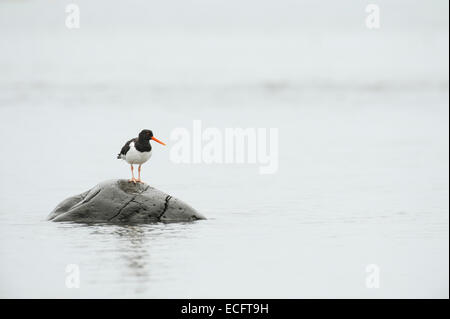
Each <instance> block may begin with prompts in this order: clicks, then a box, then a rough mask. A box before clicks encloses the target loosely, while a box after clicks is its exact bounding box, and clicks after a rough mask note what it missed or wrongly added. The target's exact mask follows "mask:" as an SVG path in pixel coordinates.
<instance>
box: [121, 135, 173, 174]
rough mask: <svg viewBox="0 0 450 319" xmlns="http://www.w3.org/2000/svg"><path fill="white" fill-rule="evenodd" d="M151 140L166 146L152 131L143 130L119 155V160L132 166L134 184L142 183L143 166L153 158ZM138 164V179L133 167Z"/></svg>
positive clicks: (127, 143)
mask: <svg viewBox="0 0 450 319" xmlns="http://www.w3.org/2000/svg"><path fill="white" fill-rule="evenodd" d="M150 140H154V141H155V142H158V143H159V144H162V145H166V144H164V143H163V142H161V141H160V140H158V139H157V138H156V137H154V136H153V132H152V131H150V130H142V131H141V132H140V133H139V136H138V137H135V138H132V139H131V140H129V141H128V142H126V143H125V145H124V146H123V147H122V149H121V150H120V153H119V154H118V155H117V158H118V159H123V160H125V161H126V162H127V163H128V164H130V165H131V179H130V180H129V181H130V182H133V183H142V180H141V166H142V164H144V163H145V162H147V161H148V160H149V159H150V157H152V146H151V145H150ZM134 164H137V165H139V167H138V174H139V175H138V178H137V179H136V178H135V177H134V167H133V165H134Z"/></svg>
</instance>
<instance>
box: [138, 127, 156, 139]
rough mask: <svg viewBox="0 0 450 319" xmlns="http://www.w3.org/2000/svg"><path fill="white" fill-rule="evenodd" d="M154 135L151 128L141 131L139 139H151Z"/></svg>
mask: <svg viewBox="0 0 450 319" xmlns="http://www.w3.org/2000/svg"><path fill="white" fill-rule="evenodd" d="M152 137H153V132H152V131H150V130H142V131H141V133H139V139H140V140H144V141H150V140H151V139H152Z"/></svg>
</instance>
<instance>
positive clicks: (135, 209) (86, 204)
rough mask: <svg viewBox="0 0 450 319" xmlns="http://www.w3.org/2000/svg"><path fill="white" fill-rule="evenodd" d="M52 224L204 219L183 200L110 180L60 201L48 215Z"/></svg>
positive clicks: (145, 187) (148, 188) (127, 183)
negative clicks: (64, 222) (65, 222)
mask: <svg viewBox="0 0 450 319" xmlns="http://www.w3.org/2000/svg"><path fill="white" fill-rule="evenodd" d="M48 219H49V220H52V221H55V222H62V221H71V222H82V223H154V222H160V221H161V222H186V221H193V220H198V219H206V218H205V217H204V216H203V215H201V214H200V213H198V212H197V211H196V210H195V209H194V208H192V207H190V206H189V205H187V204H186V203H184V202H183V201H181V200H179V199H176V198H174V197H172V196H170V195H167V194H165V193H163V192H161V191H160V190H157V189H156V188H153V187H150V186H149V185H147V184H134V183H130V182H128V181H127V180H110V181H105V182H102V183H100V184H98V185H96V186H95V187H94V188H92V189H90V190H88V191H87V192H84V193H82V194H79V195H76V196H72V197H70V198H67V199H66V200H64V201H63V202H61V203H60V204H59V205H58V206H56V208H55V209H54V210H53V211H52V212H51V213H50V215H49V216H48Z"/></svg>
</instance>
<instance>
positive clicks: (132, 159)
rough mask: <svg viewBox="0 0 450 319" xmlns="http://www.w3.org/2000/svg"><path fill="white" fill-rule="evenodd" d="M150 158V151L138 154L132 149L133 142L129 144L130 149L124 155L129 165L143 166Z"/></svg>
mask: <svg viewBox="0 0 450 319" xmlns="http://www.w3.org/2000/svg"><path fill="white" fill-rule="evenodd" d="M150 157H152V151H150V152H139V151H138V150H137V149H136V148H135V147H134V142H131V143H130V149H129V150H128V152H127V154H126V155H125V160H126V161H127V163H129V164H144V163H145V162H147V161H148V160H149V159H150Z"/></svg>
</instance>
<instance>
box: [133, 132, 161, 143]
mask: <svg viewBox="0 0 450 319" xmlns="http://www.w3.org/2000/svg"><path fill="white" fill-rule="evenodd" d="M139 140H140V141H145V142H147V141H150V140H154V141H155V142H158V143H159V144H162V145H166V144H164V143H163V142H161V141H160V140H158V139H157V138H156V137H154V136H153V132H152V131H150V130H142V131H141V133H139Z"/></svg>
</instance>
